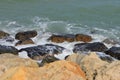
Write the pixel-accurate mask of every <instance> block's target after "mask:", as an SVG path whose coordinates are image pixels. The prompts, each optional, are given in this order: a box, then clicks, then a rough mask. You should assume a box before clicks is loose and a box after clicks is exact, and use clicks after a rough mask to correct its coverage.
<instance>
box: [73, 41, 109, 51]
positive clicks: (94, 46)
mask: <svg viewBox="0 0 120 80" xmlns="http://www.w3.org/2000/svg"><path fill="white" fill-rule="evenodd" d="M107 49H108V48H107V47H106V46H105V45H104V44H103V43H101V42H94V43H79V44H75V45H74V49H73V52H74V53H79V52H88V51H96V52H104V51H106V50H107Z"/></svg>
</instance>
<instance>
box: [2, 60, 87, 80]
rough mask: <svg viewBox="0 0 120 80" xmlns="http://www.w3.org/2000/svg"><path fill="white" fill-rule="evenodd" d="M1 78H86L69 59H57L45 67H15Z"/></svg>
mask: <svg viewBox="0 0 120 80" xmlns="http://www.w3.org/2000/svg"><path fill="white" fill-rule="evenodd" d="M0 79H1V80H86V77H85V74H84V72H83V71H82V70H81V68H80V67H79V66H78V65H77V64H75V63H73V62H69V61H64V60H62V61H56V62H53V63H50V64H48V65H45V66H44V67H40V68H38V67H13V68H11V69H9V70H8V71H7V72H6V73H4V74H3V75H2V76H0Z"/></svg>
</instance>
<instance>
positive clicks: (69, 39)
mask: <svg viewBox="0 0 120 80" xmlns="http://www.w3.org/2000/svg"><path fill="white" fill-rule="evenodd" d="M48 40H51V41H52V42H56V43H62V42H65V41H67V42H74V41H83V42H90V41H92V37H91V36H88V35H84V34H76V35H74V34H65V35H55V34H53V35H52V36H51V37H50V38H49V39H48Z"/></svg>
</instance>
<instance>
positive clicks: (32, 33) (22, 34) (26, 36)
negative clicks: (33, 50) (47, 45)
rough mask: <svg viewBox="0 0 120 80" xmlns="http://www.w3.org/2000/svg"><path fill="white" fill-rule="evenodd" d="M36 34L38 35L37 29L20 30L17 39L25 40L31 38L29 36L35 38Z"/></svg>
mask: <svg viewBox="0 0 120 80" xmlns="http://www.w3.org/2000/svg"><path fill="white" fill-rule="evenodd" d="M35 36H37V31H35V30H32V31H25V32H18V33H17V34H16V35H15V39H18V40H21V41H23V40H26V39H29V38H33V37H35Z"/></svg>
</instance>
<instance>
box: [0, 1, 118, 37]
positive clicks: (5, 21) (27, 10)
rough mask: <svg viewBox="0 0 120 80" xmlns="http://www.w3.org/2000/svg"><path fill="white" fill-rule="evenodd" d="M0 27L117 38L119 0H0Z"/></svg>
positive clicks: (11, 29)
mask: <svg viewBox="0 0 120 80" xmlns="http://www.w3.org/2000/svg"><path fill="white" fill-rule="evenodd" d="M0 29H3V30H5V31H10V32H11V33H14V32H15V31H20V30H27V29H36V30H43V31H49V32H59V33H60V32H61V33H62V32H63V33H90V32H95V33H96V34H102V35H105V36H110V37H115V38H117V39H119V38H120V32H119V31H120V0H0Z"/></svg>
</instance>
